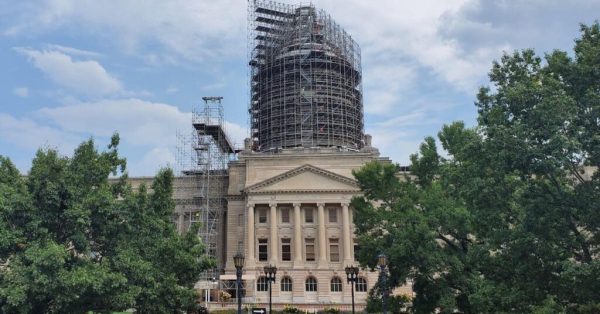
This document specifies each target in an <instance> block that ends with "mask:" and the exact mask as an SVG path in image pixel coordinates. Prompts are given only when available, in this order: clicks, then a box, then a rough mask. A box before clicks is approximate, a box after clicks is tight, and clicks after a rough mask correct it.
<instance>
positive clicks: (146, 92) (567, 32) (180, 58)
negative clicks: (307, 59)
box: [0, 0, 600, 176]
mask: <svg viewBox="0 0 600 314" xmlns="http://www.w3.org/2000/svg"><path fill="white" fill-rule="evenodd" d="M283 2H287V3H294V2H291V1H283ZM246 3H247V2H246V1H243V0H210V1H209V0H172V1H170V0H145V1H139V0H137V1H136V0H115V1H112V0H106V1H97V0H27V1H11V0H0V68H1V69H2V71H0V155H4V156H8V157H10V158H11V159H12V160H13V162H14V163H15V164H16V165H17V166H18V167H19V169H20V170H21V171H22V172H23V173H26V172H27V170H28V169H29V167H30V164H31V159H32V157H33V156H34V154H35V151H36V149H38V148H39V147H53V148H56V149H58V150H59V151H60V152H61V153H63V154H71V153H72V150H73V149H74V148H75V147H76V146H77V145H78V144H79V143H80V142H81V141H83V140H86V139H88V138H90V137H94V138H95V139H96V140H97V143H98V145H99V147H100V148H103V147H104V146H105V145H106V144H107V143H108V139H109V137H110V135H111V134H112V133H113V132H115V131H118V132H119V133H120V135H121V139H122V141H121V146H120V151H121V154H122V155H123V156H124V157H126V158H127V159H128V168H129V172H130V174H131V175H134V176H136V175H153V174H154V173H155V172H156V171H157V169H158V168H159V167H160V166H165V165H175V164H176V159H177V152H176V144H177V143H176V136H175V134H176V132H177V130H181V131H186V130H188V128H189V123H190V112H191V110H192V108H193V106H194V105H197V104H200V102H201V101H202V100H201V98H202V97H203V96H223V97H224V106H225V119H226V120H227V129H228V132H229V133H230V134H231V136H232V138H233V139H234V140H235V141H236V142H238V143H242V141H243V138H244V137H246V135H247V133H248V131H247V120H248V117H247V114H246V113H247V103H248V101H247V99H248V80H247V73H248V68H247V33H246V11H247V7H246ZM304 3H306V1H304ZM312 3H313V4H314V5H315V6H317V7H320V8H323V9H325V10H326V11H328V12H329V13H330V14H331V15H332V17H333V18H334V19H335V20H336V21H337V22H338V23H339V24H341V25H342V26H343V27H344V28H345V29H346V30H347V31H348V32H349V33H350V34H352V36H353V38H354V39H355V40H356V41H357V42H358V43H359V45H360V46H361V48H362V57H363V58H362V65H363V74H364V75H363V91H364V107H365V131H366V133H370V134H372V135H373V142H374V145H375V146H376V147H378V148H379V149H380V151H381V153H382V155H384V156H388V157H390V158H391V159H392V160H393V161H395V162H399V163H401V164H407V163H408V156H409V155H410V154H411V153H414V152H415V151H416V150H417V149H418V145H419V144H420V142H421V141H422V139H423V138H424V137H425V136H428V135H435V134H437V132H438V130H439V129H440V127H441V126H442V125H443V124H444V123H449V122H451V121H453V120H463V121H465V122H466V123H467V124H468V125H473V124H474V121H475V117H476V110H475V107H474V105H473V102H474V100H475V94H476V91H477V89H478V87H479V86H481V85H486V84H487V72H488V70H489V68H490V66H491V63H492V61H493V60H497V59H499V58H500V57H501V55H502V53H503V51H508V52H510V51H513V50H515V49H524V48H534V49H535V50H536V51H537V52H538V53H539V54H543V53H544V52H548V51H551V50H552V49H556V48H557V49H562V50H567V51H571V48H572V46H573V40H574V39H575V38H576V37H577V36H578V30H579V23H586V24H590V23H592V22H593V21H594V20H595V19H598V18H599V17H598V12H600V0H587V1H576V0H573V1H560V0H529V1H508V0H505V1H502V0H500V1H484V0H479V1H477V0H445V1H440V0H421V1H400V0H397V1H394V0H378V1H366V0H314V1H312Z"/></svg>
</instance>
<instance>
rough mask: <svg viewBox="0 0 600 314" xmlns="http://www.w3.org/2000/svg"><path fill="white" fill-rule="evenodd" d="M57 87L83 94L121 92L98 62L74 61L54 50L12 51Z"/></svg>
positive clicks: (19, 49) (119, 87)
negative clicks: (16, 52) (28, 60)
mask: <svg viewBox="0 0 600 314" xmlns="http://www.w3.org/2000/svg"><path fill="white" fill-rule="evenodd" d="M15 50H16V51H18V52H20V53H22V54H23V55H25V56H27V57H29V59H30V60H31V61H32V62H33V65H34V66H35V67H36V68H38V69H39V70H41V71H42V72H44V74H46V75H47V76H48V77H49V78H50V79H51V80H52V81H54V82H55V83H56V84H58V85H60V86H63V87H66V88H69V89H71V90H73V91H75V92H77V93H80V94H85V95H105V94H109V93H115V92H119V91H121V90H122V88H121V83H120V82H119V80H117V79H116V78H114V77H112V76H111V75H110V74H108V72H107V71H106V70H105V69H104V68H103V67H102V65H100V64H99V63H98V62H96V61H93V60H85V61H77V60H73V59H72V58H71V56H69V55H67V54H65V53H63V52H61V51H57V50H41V51H39V50H33V49H28V48H15Z"/></svg>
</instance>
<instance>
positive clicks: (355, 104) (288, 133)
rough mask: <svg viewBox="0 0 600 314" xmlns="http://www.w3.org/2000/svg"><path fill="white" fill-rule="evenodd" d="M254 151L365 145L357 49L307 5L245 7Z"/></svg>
mask: <svg viewBox="0 0 600 314" xmlns="http://www.w3.org/2000/svg"><path fill="white" fill-rule="evenodd" d="M248 28H249V29H248V35H249V45H250V47H249V60H250V61H249V66H250V104H249V113H250V128H251V137H252V141H253V150H254V151H269V150H277V149H279V148H291V147H344V148H350V149H360V148H362V147H363V146H364V125H363V102H362V85H361V78H362V72H361V63H360V58H361V56H360V48H359V46H358V44H356V42H354V40H353V39H352V37H351V36H350V35H349V34H348V33H346V31H345V30H343V29H342V28H341V27H340V26H339V25H338V24H337V23H336V22H335V21H333V19H332V18H331V16H330V15H329V14H327V13H326V12H325V11H323V10H317V9H315V7H314V6H312V5H288V4H283V3H277V2H273V1H261V0H252V1H250V2H249V6H248Z"/></svg>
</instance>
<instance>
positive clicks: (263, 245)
mask: <svg viewBox="0 0 600 314" xmlns="http://www.w3.org/2000/svg"><path fill="white" fill-rule="evenodd" d="M268 243H269V242H268V240H267V239H258V260H259V261H263V262H264V261H266V260H268V259H269V254H268V253H267V252H268V249H269V245H268Z"/></svg>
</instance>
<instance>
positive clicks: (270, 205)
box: [269, 202, 277, 208]
mask: <svg viewBox="0 0 600 314" xmlns="http://www.w3.org/2000/svg"><path fill="white" fill-rule="evenodd" d="M269 207H271V208H273V207H275V208H277V202H270V203H269Z"/></svg>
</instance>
